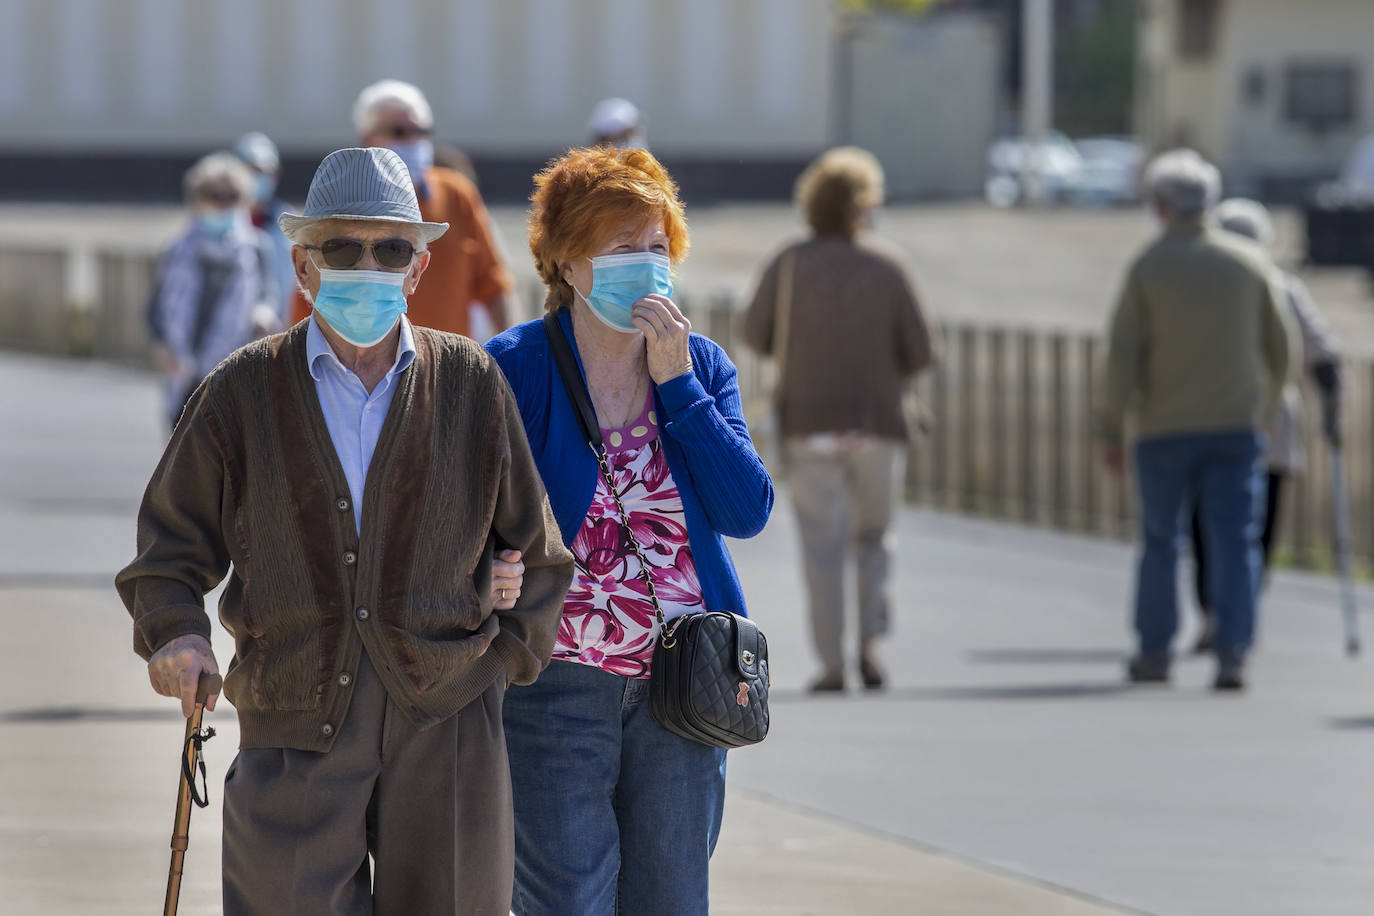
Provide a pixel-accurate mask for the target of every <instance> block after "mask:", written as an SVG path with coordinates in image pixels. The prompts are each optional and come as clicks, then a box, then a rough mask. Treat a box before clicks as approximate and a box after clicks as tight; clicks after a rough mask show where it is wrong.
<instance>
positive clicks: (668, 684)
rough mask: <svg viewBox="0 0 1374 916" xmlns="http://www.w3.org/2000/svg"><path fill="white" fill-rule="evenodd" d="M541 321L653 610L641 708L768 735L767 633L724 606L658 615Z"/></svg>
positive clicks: (595, 427) (552, 327)
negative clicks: (654, 626)
mask: <svg viewBox="0 0 1374 916" xmlns="http://www.w3.org/2000/svg"><path fill="white" fill-rule="evenodd" d="M544 328H545V330H546V331H547V333H548V335H549V342H550V344H551V345H552V347H553V355H554V360H555V362H557V363H558V370H559V373H560V374H561V375H562V377H563V386H564V387H565V388H566V389H567V392H568V398H569V400H571V401H572V403H573V407H574V408H575V409H576V412H577V420H578V424H579V425H580V426H581V427H582V435H583V436H584V437H585V438H586V440H587V444H588V445H589V446H591V449H592V453H593V454H595V455H596V463H597V465H598V466H599V467H600V468H601V475H602V477H604V478H605V480H606V486H607V488H608V489H609V491H610V494H611V498H612V499H613V500H614V501H615V507H616V511H617V513H618V514H619V516H620V524H621V527H622V528H624V529H625V533H626V535H627V537H626V540H627V541H629V543H630V546H631V548H632V549H633V550H634V552H635V556H636V557H637V558H638V559H639V570H640V574H641V575H642V576H643V579H644V585H645V587H646V589H647V590H648V593H649V601H650V602H651V603H652V604H653V606H654V615H655V616H656V617H657V618H658V639H657V640H656V641H655V643H654V658H653V663H652V666H651V667H650V669H649V711H650V712H651V713H652V714H653V717H654V719H656V720H657V721H658V723H659V724H660V725H662V726H663V727H664V728H666V729H667V730H668V731H670V732H672V733H673V734H675V735H680V736H681V737H683V738H689V739H691V740H692V741H698V742H700V743H702V744H707V745H710V746H711V747H724V748H732V747H745V746H747V745H750V744H758V743H759V742H760V741H762V740H763V739H764V738H766V737H767V736H768V640H767V639H765V638H764V635H763V631H762V630H760V629H759V628H758V626H757V625H756V624H755V623H754V622H753V621H752V620H749V619H748V618H745V617H741V616H740V615H739V614H732V613H730V612H728V611H704V612H701V613H695V614H684V615H683V616H681V617H677V618H674V619H673V620H672V621H671V623H669V622H666V621H664V619H663V609H662V608H661V607H660V606H659V603H658V595H657V594H656V593H655V591H654V583H653V579H652V577H650V575H649V564H648V562H647V561H646V559H645V557H644V554H643V552H642V551H641V550H640V547H639V544H638V543H637V542H636V541H635V539H634V533H633V531H632V530H631V528H630V526H629V523H628V519H627V518H626V512H625V507H624V506H623V505H622V504H621V502H620V494H619V493H618V492H617V491H616V488H615V478H614V476H613V475H612V474H611V469H610V467H609V465H608V464H607V462H606V448H605V445H604V444H603V443H602V441H601V427H600V424H599V423H597V421H596V410H595V408H593V407H592V403H591V397H590V396H589V395H588V394H587V388H586V385H585V383H583V381H582V374H581V372H579V371H578V368H577V362H576V358H575V357H574V356H573V353H572V347H571V346H570V345H569V344H568V340H567V337H566V336H564V334H563V328H562V326H560V325H559V324H558V319H557V317H555V316H554V315H545V316H544Z"/></svg>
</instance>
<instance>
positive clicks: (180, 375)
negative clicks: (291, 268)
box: [148, 153, 282, 426]
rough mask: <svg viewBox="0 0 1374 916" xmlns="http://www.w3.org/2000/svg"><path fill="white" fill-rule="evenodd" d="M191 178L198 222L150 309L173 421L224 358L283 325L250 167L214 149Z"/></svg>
mask: <svg viewBox="0 0 1374 916" xmlns="http://www.w3.org/2000/svg"><path fill="white" fill-rule="evenodd" d="M185 186H186V202H187V204H189V205H190V208H191V225H190V226H189V227H188V228H187V230H186V231H185V232H184V233H183V234H182V235H181V237H180V238H178V239H177V240H176V241H175V242H173V243H172V245H171V247H170V248H169V249H168V250H167V252H166V253H165V254H163V256H162V259H161V260H160V261H159V262H158V268H157V277H156V280H155V286H154V289H153V295H152V298H151V300H150V302H149V309H148V328H149V332H150V333H151V335H152V339H153V357H154V359H155V361H156V362H157V364H158V368H160V369H161V370H162V371H163V373H164V374H165V375H166V376H167V417H168V420H169V421H170V425H172V426H175V425H176V422H177V418H178V417H179V416H181V409H182V407H184V406H185V404H186V401H187V399H188V398H190V396H191V392H193V391H195V390H196V386H197V385H199V384H200V381H201V379H203V378H205V376H206V375H208V374H209V373H210V370H211V369H213V368H215V366H217V365H218V364H219V362H220V360H222V359H224V358H225V357H226V356H228V355H229V354H230V353H232V352H234V351H235V350H237V349H238V348H239V347H241V346H243V345H244V344H246V343H248V342H249V341H251V340H253V339H254V338H255V337H260V336H262V335H263V334H266V333H268V332H270V331H272V330H275V329H276V327H277V326H278V324H279V319H278V310H277V302H278V300H279V298H280V297H281V295H282V293H281V291H280V287H279V285H278V281H277V275H276V273H275V272H274V270H273V266H272V265H273V258H274V254H273V251H272V241H271V239H269V238H268V236H267V234H266V233H264V232H262V231H261V230H258V229H255V228H253V223H252V220H251V219H250V217H249V208H250V207H251V206H252V204H253V194H254V189H253V176H252V173H251V172H250V171H249V169H248V167H247V166H246V165H244V164H243V163H242V162H240V161H239V160H238V159H237V158H236V157H235V156H234V155H233V154H231V153H211V154H210V155H208V156H206V157H205V158H203V159H201V160H200V161H199V162H197V163H196V164H195V165H193V166H191V168H190V170H189V171H187V173H186V178H185Z"/></svg>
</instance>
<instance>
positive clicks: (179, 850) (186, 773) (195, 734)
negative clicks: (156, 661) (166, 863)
mask: <svg viewBox="0 0 1374 916" xmlns="http://www.w3.org/2000/svg"><path fill="white" fill-rule="evenodd" d="M223 686H224V680H223V678H221V677H220V676H219V675H218V674H202V675H201V676H200V683H198V684H197V685H196V708H195V711H194V712H192V713H191V715H190V717H189V718H187V720H186V740H185V741H183V742H182V745H181V782H180V784H179V785H178V786H177V816H176V820H175V822H173V825H172V865H171V867H170V868H169V869H168V871H167V899H166V901H165V902H164V903H163V907H162V913H163V916H176V912H177V901H178V900H179V899H180V897H181V865H182V862H184V861H185V859H186V847H187V846H188V845H190V840H191V836H190V834H191V803H192V802H195V804H196V805H197V806H198V807H201V808H204V807H205V806H206V805H208V804H210V794H209V792H208V790H207V788H206V786H205V758H204V757H202V756H201V753H200V748H201V745H203V744H204V743H205V742H206V741H209V740H210V739H211V738H213V737H214V736H215V730H214V729H213V728H206V729H204V730H203V731H202V730H201V727H200V717H201V715H202V714H203V713H204V712H205V701H206V700H207V699H209V698H210V695H211V694H213V693H219V691H220V688H221V687H223ZM197 768H199V769H200V783H201V791H199V792H197V791H196V769H197Z"/></svg>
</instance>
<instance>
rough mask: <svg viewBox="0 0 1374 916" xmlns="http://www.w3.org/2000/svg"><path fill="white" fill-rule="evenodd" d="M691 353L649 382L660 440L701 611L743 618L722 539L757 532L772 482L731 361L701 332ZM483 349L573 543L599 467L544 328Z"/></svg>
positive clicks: (526, 329) (527, 327)
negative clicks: (679, 371) (683, 363)
mask: <svg viewBox="0 0 1374 916" xmlns="http://www.w3.org/2000/svg"><path fill="white" fill-rule="evenodd" d="M558 319H559V321H560V322H561V323H562V325H563V331H564V333H566V334H567V336H568V341H569V342H570V343H571V344H572V347H573V352H574V353H576V354H577V363H578V366H579V367H581V366H582V356H581V354H580V353H578V352H577V341H576V340H575V339H574V337H573V331H572V317H571V315H570V313H569V312H568V310H567V309H563V310H561V311H560V312H559V313H558ZM689 347H690V350H691V354H692V368H693V371H692V372H690V373H685V374H683V375H681V376H679V377H678V378H675V379H673V380H671V381H669V382H668V383H666V384H663V385H655V386H654V407H655V410H656V411H657V412H658V416H659V418H660V420H661V422H660V423H659V436H660V438H661V441H662V445H663V452H664V455H665V456H666V458H667V459H668V470H669V471H670V472H671V473H672V475H673V482H674V483H676V484H677V488H678V492H679V493H680V494H681V496H682V508H683V512H684V515H685V517H686V522H687V539H688V542H689V543H690V544H691V546H692V558H693V560H694V561H695V562H696V567H697V577H698V579H699V580H700V582H701V590H702V597H703V598H704V599H705V603H706V607H707V608H708V609H710V610H723V611H734V612H736V613H738V614H744V613H745V604H744V590H743V589H742V588H741V587H740V582H739V575H738V574H737V573H736V572H735V565H734V563H733V562H732V561H731V560H730V554H729V552H728V551H727V550H726V549H725V541H724V539H723V537H722V535H724V536H727V537H734V538H747V537H753V536H754V535H756V534H758V533H759V532H760V531H762V530H763V526H764V525H765V524H766V523H767V522H768V515H769V513H770V512H772V510H773V481H772V480H771V479H770V478H769V476H768V471H767V469H765V468H764V466H763V460H762V459H761V458H759V455H758V452H757V451H756V450H755V449H754V443H753V440H752V439H750V438H749V429H748V427H747V426H746V425H745V423H744V417H743V416H742V409H741V404H740V396H739V385H738V384H737V383H736V376H737V374H738V373H737V372H736V370H735V366H734V364H733V363H731V362H730V358H729V357H728V356H726V355H725V351H724V350H722V349H721V348H720V347H719V346H717V345H716V344H715V343H714V342H713V341H712V340H710V339H709V338H707V337H702V336H701V335H700V334H693V335H692V336H691V341H690V343H689ZM487 350H488V352H490V353H491V355H492V356H493V357H494V358H495V359H496V362H497V364H498V365H499V366H500V367H501V370H502V371H503V372H505V374H506V378H507V379H508V380H509V381H510V384H511V388H512V389H514V391H515V400H516V403H517V404H518V405H519V407H520V417H521V419H523V420H524V422H525V433H526V435H527V436H528V437H529V442H530V450H531V451H532V452H533V453H534V460H535V463H536V464H537V465H538V466H539V474H540V476H541V477H543V479H544V486H545V487H546V488H547V489H548V491H549V502H550V504H551V505H552V506H553V514H554V517H555V518H556V519H557V520H558V527H559V528H560V529H561V531H562V533H563V543H564V544H565V545H569V546H570V545H571V544H572V541H573V538H574V537H576V535H577V532H578V529H580V528H581V527H582V523H583V521H584V520H585V519H586V517H587V510H588V509H589V508H591V504H592V497H593V496H594V495H595V494H596V484H597V478H598V477H600V471H599V470H598V469H597V464H596V458H595V457H594V456H593V454H592V450H591V449H590V448H589V447H588V446H587V442H586V440H585V439H583V438H582V431H581V429H579V427H578V425H577V415H576V414H575V412H574V411H573V406H572V401H571V400H570V399H569V398H568V394H567V391H565V390H564V387H563V380H562V378H561V377H560V376H559V374H558V364H557V363H556V362H554V358H553V350H552V348H551V346H550V344H549V338H548V334H547V333H546V332H545V330H544V325H543V322H542V321H538V320H536V321H529V322H526V323H524V324H521V325H517V326H516V327H513V328H511V329H510V330H508V331H506V332H504V333H502V334H500V335H499V336H497V337H494V338H492V339H491V340H490V341H489V342H488V343H487ZM584 380H585V369H584Z"/></svg>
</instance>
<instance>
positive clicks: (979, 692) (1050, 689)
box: [768, 681, 1133, 703]
mask: <svg viewBox="0 0 1374 916" xmlns="http://www.w3.org/2000/svg"><path fill="white" fill-rule="evenodd" d="M1132 689H1133V688H1132V687H1131V685H1129V684H1126V683H1117V682H1105V683H1104V682H1100V681H1082V682H1075V683H1068V684H986V685H984V684H970V685H966V686H960V687H892V688H888V689H886V690H873V691H863V692H860V691H857V690H851V691H849V692H847V693H823V694H815V693H811V692H810V691H808V690H774V691H772V692H770V693H769V695H768V697H769V701H770V702H780V703H794V702H798V701H808V700H809V701H815V702H821V703H824V702H833V701H843V700H846V699H848V700H858V699H863V700H1075V699H1083V698H1090V697H1102V696H1115V695H1117V694H1121V693H1127V692H1129V691H1131V690H1132Z"/></svg>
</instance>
